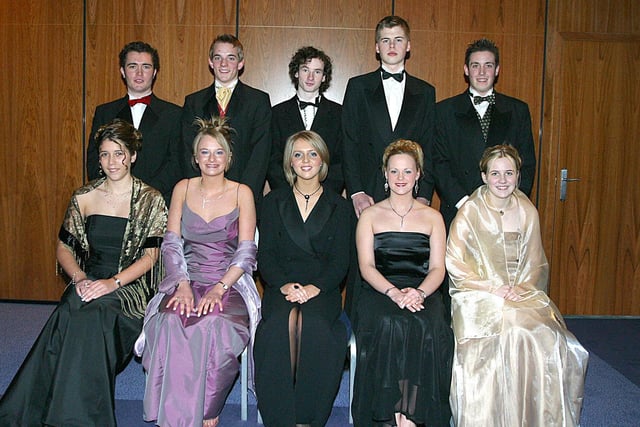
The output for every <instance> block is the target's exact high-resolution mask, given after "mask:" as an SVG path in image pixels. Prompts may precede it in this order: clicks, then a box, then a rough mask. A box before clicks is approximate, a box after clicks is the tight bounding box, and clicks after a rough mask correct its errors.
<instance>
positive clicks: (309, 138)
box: [282, 130, 329, 186]
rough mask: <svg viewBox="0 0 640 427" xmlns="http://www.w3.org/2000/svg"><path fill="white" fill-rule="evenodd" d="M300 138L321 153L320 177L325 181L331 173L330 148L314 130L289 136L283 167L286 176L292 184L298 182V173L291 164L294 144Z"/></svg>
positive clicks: (285, 147)
mask: <svg viewBox="0 0 640 427" xmlns="http://www.w3.org/2000/svg"><path fill="white" fill-rule="evenodd" d="M298 140H302V141H305V142H308V143H309V145H311V146H312V147H313V149H314V150H316V152H317V153H318V154H319V155H320V160H322V166H320V172H319V173H318V178H319V179H320V182H322V181H324V180H325V179H326V178H327V174H328V173H329V149H328V148H327V144H326V143H325V142H324V139H322V137H321V136H320V135H318V134H317V133H315V132H314V131H311V130H303V131H300V132H296V133H294V134H293V135H291V136H290V137H289V138H287V143H286V144H285V146H284V153H283V158H282V168H283V169H284V177H285V178H286V179H287V182H288V183H289V185H291V186H293V184H294V183H295V182H296V173H295V172H294V170H293V166H292V165H291V158H292V157H293V144H295V142H296V141H298Z"/></svg>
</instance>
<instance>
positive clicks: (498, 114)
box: [487, 93, 514, 146]
mask: <svg viewBox="0 0 640 427" xmlns="http://www.w3.org/2000/svg"><path fill="white" fill-rule="evenodd" d="M510 126H511V110H506V109H505V108H504V103H503V102H502V99H501V97H500V96H499V94H497V93H496V104H495V106H494V108H493V112H492V113H491V124H490V125H489V134H488V136H487V146H493V145H496V144H504V143H509V144H513V143H514V141H508V140H507V133H508V131H509V127H510Z"/></svg>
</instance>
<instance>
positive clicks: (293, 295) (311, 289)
mask: <svg viewBox="0 0 640 427" xmlns="http://www.w3.org/2000/svg"><path fill="white" fill-rule="evenodd" d="M280 292H282V294H283V295H284V296H285V297H284V299H286V300H287V301H289V302H297V303H298V304H304V303H305V302H307V301H309V300H310V299H312V298H314V297H316V296H318V294H319V293H320V289H318V288H317V287H316V286H314V285H304V286H303V285H301V284H300V283H286V284H285V285H283V286H282V287H281V288H280Z"/></svg>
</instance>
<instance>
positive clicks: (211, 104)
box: [202, 83, 233, 120]
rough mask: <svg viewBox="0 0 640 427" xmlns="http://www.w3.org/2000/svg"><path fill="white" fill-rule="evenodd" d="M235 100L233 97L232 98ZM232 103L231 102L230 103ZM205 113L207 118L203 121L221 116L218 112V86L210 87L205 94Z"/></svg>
mask: <svg viewBox="0 0 640 427" xmlns="http://www.w3.org/2000/svg"><path fill="white" fill-rule="evenodd" d="M232 99H233V96H232ZM229 103H231V102H229ZM202 110H203V111H204V113H205V117H203V119H207V120H208V119H211V118H212V117H216V116H219V115H220V114H219V112H218V101H217V100H216V86H215V83H214V84H212V85H211V86H209V89H208V90H207V92H206V94H205V101H204V107H203V109H202Z"/></svg>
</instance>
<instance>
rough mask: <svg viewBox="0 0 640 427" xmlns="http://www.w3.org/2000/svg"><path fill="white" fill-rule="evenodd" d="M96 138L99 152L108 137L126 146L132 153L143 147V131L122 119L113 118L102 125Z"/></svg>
mask: <svg viewBox="0 0 640 427" xmlns="http://www.w3.org/2000/svg"><path fill="white" fill-rule="evenodd" d="M94 139H95V141H96V147H97V149H98V152H99V151H100V145H101V144H102V142H103V141H105V140H107V139H108V140H110V141H113V142H115V143H116V144H118V145H121V146H124V147H125V148H126V149H127V151H129V153H131V154H133V153H136V152H138V151H140V150H141V149H142V133H140V131H139V130H137V129H136V128H134V127H133V125H132V124H131V123H129V122H128V121H126V120H122V119H113V120H112V121H110V122H109V123H107V124H106V125H104V126H101V127H100V129H98V131H97V132H96V134H95V136H94Z"/></svg>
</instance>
